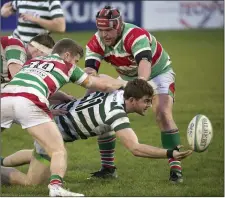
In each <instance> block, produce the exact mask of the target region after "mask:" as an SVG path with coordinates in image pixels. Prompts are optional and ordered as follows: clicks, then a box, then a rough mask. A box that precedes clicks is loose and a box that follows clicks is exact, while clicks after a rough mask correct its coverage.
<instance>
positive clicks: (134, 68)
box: [85, 23, 171, 80]
mask: <svg viewBox="0 0 225 198" xmlns="http://www.w3.org/2000/svg"><path fill="white" fill-rule="evenodd" d="M144 50H151V52H152V72H151V76H150V79H152V78H154V77H155V76H157V75H159V74H161V73H164V72H166V71H168V70H169V69H170V68H171V61H170V57H169V55H168V53H167V52H166V51H165V50H164V49H163V47H162V45H161V44H160V43H159V42H158V41H157V40H156V38H155V37H154V36H153V35H151V34H150V33H149V32H148V31H147V30H145V29H143V28H140V27H138V26H135V25H133V24H129V23H125V24H124V30H123V32H122V37H121V39H120V40H119V41H118V42H117V44H116V45H115V46H113V47H109V46H105V45H104V43H103V42H102V40H101V38H100V37H99V34H98V32H96V33H95V35H93V37H92V38H91V39H90V41H89V42H88V43H87V45H86V57H85V60H89V59H95V60H96V65H95V67H96V69H97V70H98V69H99V67H100V63H101V61H102V60H105V61H106V62H108V63H110V64H111V65H112V66H113V67H115V69H116V71H117V72H118V73H119V75H120V76H121V77H122V78H123V79H124V80H132V79H134V78H136V77H137V76H138V65H137V63H136V61H135V56H136V55H137V54H138V53H140V52H142V51H144Z"/></svg>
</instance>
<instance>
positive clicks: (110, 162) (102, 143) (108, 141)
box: [98, 134, 116, 168]
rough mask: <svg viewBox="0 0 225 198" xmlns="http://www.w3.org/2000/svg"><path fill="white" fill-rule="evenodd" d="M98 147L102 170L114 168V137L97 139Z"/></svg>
mask: <svg viewBox="0 0 225 198" xmlns="http://www.w3.org/2000/svg"><path fill="white" fill-rule="evenodd" d="M98 146H99V150H100V155H101V164H102V168H114V167H115V164H114V159H115V158H114V152H115V147H116V135H115V134H114V135H111V136H108V137H105V138H98Z"/></svg>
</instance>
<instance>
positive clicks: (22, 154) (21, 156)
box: [0, 149, 33, 167]
mask: <svg viewBox="0 0 225 198" xmlns="http://www.w3.org/2000/svg"><path fill="white" fill-rule="evenodd" d="M32 152H33V149H27V150H25V149H24V150H20V151H17V152H15V153H13V154H11V155H9V156H7V157H5V158H3V157H0V158H1V166H5V167H15V166H21V165H24V164H29V163H30V161H31V158H32Z"/></svg>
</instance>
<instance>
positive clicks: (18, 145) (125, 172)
mask: <svg viewBox="0 0 225 198" xmlns="http://www.w3.org/2000/svg"><path fill="white" fill-rule="evenodd" d="M153 34H154V35H155V36H156V38H157V39H158V40H159V41H160V42H161V44H162V45H163V47H164V48H165V49H166V50H167V51H168V53H169V55H170V56H171V59H172V61H173V68H174V70H175V72H176V102H175V105H174V119H175V121H176V123H177V125H178V127H179V130H180V135H181V141H182V143H183V144H184V145H185V146H187V139H186V129H187V126H188V123H189V121H190V120H191V119H192V118H193V117H194V116H195V115H196V114H199V113H200V114H205V115H206V116H208V117H209V119H210V120H211V122H212V125H213V129H214V137H213V141H212V143H211V145H210V146H209V149H208V150H207V151H205V152H204V153H193V155H192V156H191V157H189V158H188V159H185V160H184V161H183V162H182V165H183V173H184V183H183V184H181V185H172V184H170V183H169V182H168V178H169V167H168V164H167V160H154V159H142V158H136V157H134V156H132V154H131V153H129V152H128V151H126V150H125V148H124V147H123V146H122V145H121V144H120V141H119V140H118V141H117V147H116V165H117V168H118V169H117V171H118V175H119V178H118V179H116V180H94V181H90V180H86V178H87V177H88V176H89V173H90V172H93V171H96V170H98V169H99V168H100V157H99V153H98V149H97V143H96V138H90V139H88V140H83V141H77V142H74V143H69V144H67V146H66V147H67V148H68V155H69V157H68V171H67V174H66V177H65V181H66V187H68V188H70V189H71V190H72V191H75V192H79V193H83V194H85V195H86V196H191V197H194V196H201V197H202V196H224V98H223V97H224V87H223V85H224V81H223V78H224V48H223V43H224V39H223V30H188V31H165V32H153ZM91 35H92V32H82V33H67V34H63V35H54V37H55V38H56V39H60V38H63V37H64V38H65V37H68V38H73V39H75V40H77V41H78V42H79V43H81V44H82V45H83V46H85V43H86V42H87V41H88V39H89V38H90V37H91ZM83 63H84V60H82V61H81V62H80V66H81V67H83V65H84V64H83ZM100 73H106V74H110V75H112V76H114V77H116V76H117V75H116V72H115V71H114V69H113V68H112V67H111V66H110V65H107V64H106V63H103V64H102V66H101V69H100ZM63 90H64V91H66V92H68V93H70V94H73V95H74V96H79V97H80V96H82V95H83V94H84V91H85V90H84V89H83V88H80V87H78V86H77V85H73V84H68V85H66V86H65V87H64V88H63ZM129 117H130V120H131V123H132V127H133V128H134V130H135V131H136V133H137V135H138V137H139V141H140V142H141V143H146V144H151V145H154V146H161V141H160V131H159V129H158V127H157V125H156V123H155V120H154V117H153V115H152V112H151V110H150V111H149V112H148V114H147V115H146V116H145V117H140V116H138V115H130V116H129ZM32 144H33V143H32V139H31V137H30V136H29V135H28V134H27V133H26V132H25V131H23V130H21V127H20V126H16V125H15V126H13V127H12V128H11V129H9V130H7V131H6V132H4V133H3V134H2V135H1V148H2V152H1V155H2V156H6V155H9V154H11V153H13V152H15V151H17V150H20V149H24V148H32ZM20 170H22V171H27V166H24V167H21V168H20ZM2 196H29V197H30V196H48V189H47V186H46V185H40V186H38V187H20V186H16V187H4V186H3V187H2Z"/></svg>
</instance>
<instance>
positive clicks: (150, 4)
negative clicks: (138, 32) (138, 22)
mask: <svg viewBox="0 0 225 198" xmlns="http://www.w3.org/2000/svg"><path fill="white" fill-rule="evenodd" d="M142 6H143V10H142V11H143V13H144V15H143V16H142V18H143V21H142V26H143V27H144V28H146V29H148V30H169V29H186V28H223V26H224V2H223V1H157V2H156V1H144V2H143V5H142Z"/></svg>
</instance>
